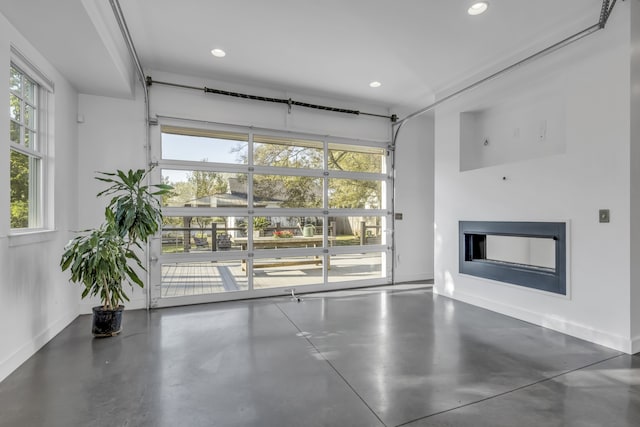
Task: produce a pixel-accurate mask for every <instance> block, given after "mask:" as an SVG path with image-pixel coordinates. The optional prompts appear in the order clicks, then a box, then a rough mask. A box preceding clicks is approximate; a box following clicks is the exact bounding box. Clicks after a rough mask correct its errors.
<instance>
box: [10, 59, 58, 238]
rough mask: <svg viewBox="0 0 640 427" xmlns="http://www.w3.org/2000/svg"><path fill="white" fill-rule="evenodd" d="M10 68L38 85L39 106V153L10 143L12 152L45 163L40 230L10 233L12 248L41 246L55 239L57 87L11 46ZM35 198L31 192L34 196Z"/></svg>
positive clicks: (42, 179)
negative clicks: (52, 126) (53, 155)
mask: <svg viewBox="0 0 640 427" xmlns="http://www.w3.org/2000/svg"><path fill="white" fill-rule="evenodd" d="M10 64H11V65H12V66H15V67H16V68H18V69H19V70H20V71H21V72H23V73H24V74H25V75H26V76H27V77H29V78H30V79H31V80H33V81H34V82H35V83H37V84H38V95H37V96H38V98H37V99H38V105H37V116H36V117H37V127H38V131H37V132H38V136H37V138H38V146H39V147H40V149H39V150H37V151H36V150H33V149H32V148H29V147H24V146H22V145H19V144H15V143H13V142H11V141H10V142H9V144H8V148H9V149H11V150H15V151H17V152H20V153H23V154H26V155H29V156H32V157H36V158H39V159H40V161H41V162H42V163H41V165H42V166H41V170H40V176H39V177H38V181H39V182H38V186H39V190H40V191H39V194H38V199H37V200H35V201H34V202H35V203H37V204H39V205H40V206H41V207H42V210H41V212H40V215H41V218H40V226H39V227H33V228H11V227H10V226H9V229H8V237H9V246H18V245H22V244H29V243H37V242H41V241H46V240H49V239H51V238H52V232H53V231H55V223H54V211H55V209H54V205H53V191H54V184H53V179H54V176H53V170H52V168H51V165H50V164H49V163H50V162H51V157H50V154H49V153H51V152H52V150H51V144H52V143H53V138H52V135H51V134H50V123H51V121H52V120H53V117H52V111H53V108H52V107H53V93H54V83H53V81H51V80H50V79H49V78H47V76H46V75H45V74H44V73H43V72H42V71H41V70H40V69H39V68H38V67H37V66H35V65H34V64H33V63H32V62H30V61H29V60H28V59H27V58H26V57H25V56H24V55H23V54H22V53H21V52H20V51H19V50H18V49H16V48H15V47H14V46H11V58H10ZM30 197H31V192H30Z"/></svg>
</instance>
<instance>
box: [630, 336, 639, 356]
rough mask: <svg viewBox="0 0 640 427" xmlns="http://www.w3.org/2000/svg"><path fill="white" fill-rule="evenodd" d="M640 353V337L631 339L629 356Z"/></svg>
mask: <svg viewBox="0 0 640 427" xmlns="http://www.w3.org/2000/svg"><path fill="white" fill-rule="evenodd" d="M638 352H640V335H637V336H635V337H633V339H632V340H631V354H636V353H638Z"/></svg>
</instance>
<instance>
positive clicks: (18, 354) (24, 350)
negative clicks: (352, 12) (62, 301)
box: [0, 313, 78, 381]
mask: <svg viewBox="0 0 640 427" xmlns="http://www.w3.org/2000/svg"><path fill="white" fill-rule="evenodd" d="M76 317H78V315H77V314H76V313H69V314H67V315H65V316H63V317H62V318H60V319H58V320H57V321H55V322H53V323H51V324H50V325H49V327H48V328H47V329H45V330H44V331H42V332H41V333H39V334H38V335H36V336H35V337H34V338H33V339H32V340H30V341H28V342H26V343H25V344H23V345H22V346H21V347H20V348H18V349H17V350H16V351H14V352H13V354H11V355H10V356H9V357H7V358H6V359H5V360H3V361H2V362H0V381H2V380H4V379H5V378H6V377H8V376H9V375H10V374H11V373H12V372H13V371H15V370H16V369H17V368H18V367H20V365H22V364H23V363H24V362H26V361H27V360H28V359H29V358H30V357H31V356H33V355H34V354H35V353H36V352H37V351H38V350H40V348H42V346H44V345H45V344H46V343H48V342H49V341H51V339H52V338H53V337H55V336H56V335H58V334H59V333H60V331H62V330H63V329H64V328H66V327H67V326H68V325H69V324H70V323H71V322H73V321H74V320H75V318H76Z"/></svg>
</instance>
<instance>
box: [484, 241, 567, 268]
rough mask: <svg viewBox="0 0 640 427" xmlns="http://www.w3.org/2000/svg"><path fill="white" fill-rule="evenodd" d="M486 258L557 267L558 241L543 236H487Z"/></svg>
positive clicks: (543, 266) (535, 265)
mask: <svg viewBox="0 0 640 427" xmlns="http://www.w3.org/2000/svg"><path fill="white" fill-rule="evenodd" d="M486 259H487V260H490V261H496V262H506V263H512V264H522V265H528V266H534V267H542V268H549V269H551V270H555V268H556V242H555V240H553V239H549V238H541V237H521V236H496V235H491V234H489V235H487V237H486Z"/></svg>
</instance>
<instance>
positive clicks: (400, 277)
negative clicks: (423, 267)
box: [393, 273, 433, 283]
mask: <svg viewBox="0 0 640 427" xmlns="http://www.w3.org/2000/svg"><path fill="white" fill-rule="evenodd" d="M393 280H394V281H395V283H403V282H418V281H421V280H425V281H426V280H433V274H428V273H416V274H396V275H395V277H394V278H393Z"/></svg>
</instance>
